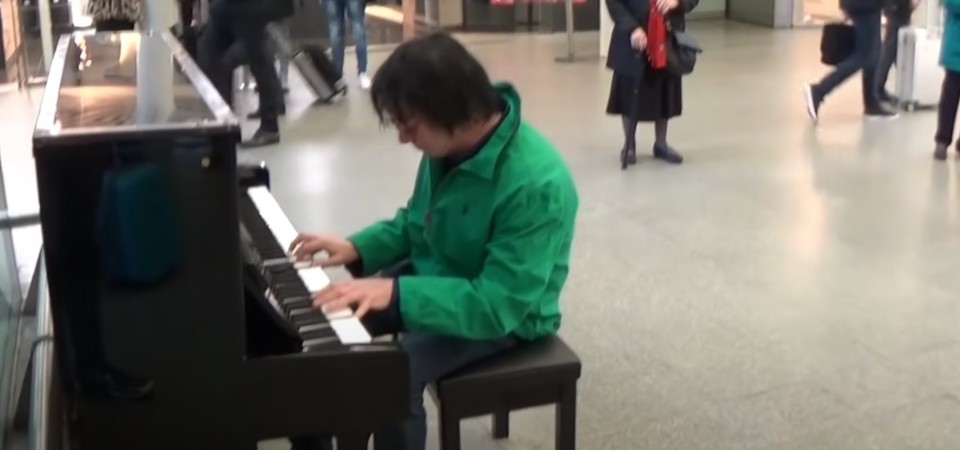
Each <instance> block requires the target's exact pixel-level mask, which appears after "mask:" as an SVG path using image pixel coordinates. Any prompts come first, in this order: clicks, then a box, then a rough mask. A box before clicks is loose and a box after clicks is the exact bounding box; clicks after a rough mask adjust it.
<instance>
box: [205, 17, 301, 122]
mask: <svg viewBox="0 0 960 450" xmlns="http://www.w3.org/2000/svg"><path fill="white" fill-rule="evenodd" d="M266 29H267V22H266V21H262V20H258V19H255V18H250V19H245V18H239V17H238V16H234V15H229V14H214V15H212V16H211V17H210V20H209V21H207V24H206V26H205V27H204V31H203V33H202V34H201V35H200V40H199V43H198V44H197V47H198V49H197V52H198V60H199V63H200V66H201V67H202V68H203V71H204V72H205V73H206V74H207V77H208V78H209V79H210V82H211V83H213V85H214V87H216V88H217V91H219V92H220V95H221V96H222V97H223V99H224V100H225V101H226V102H227V103H228V104H230V105H233V71H234V70H235V69H236V68H237V67H240V66H241V65H243V64H244V63H246V64H247V65H249V66H250V73H251V74H253V78H254V80H256V81H257V86H259V88H260V89H259V97H260V124H261V127H265V128H275V127H276V124H277V117H278V115H279V112H280V109H281V108H282V102H283V90H282V88H281V87H280V78H278V77H277V71H276V70H274V68H273V57H272V55H271V51H270V49H269V48H268V44H267V33H266ZM271 131H276V130H271Z"/></svg>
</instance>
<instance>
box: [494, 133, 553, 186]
mask: <svg viewBox="0 0 960 450" xmlns="http://www.w3.org/2000/svg"><path fill="white" fill-rule="evenodd" d="M506 150H507V151H506V155H505V156H506V157H505V158H504V159H503V161H502V163H503V164H502V167H501V168H502V169H503V170H504V171H507V172H510V173H511V174H523V175H525V177H528V178H531V179H537V178H543V179H549V178H558V179H559V180H560V181H566V180H567V179H569V178H570V168H569V166H568V165H567V161H566V160H565V159H564V158H563V155H562V154H561V153H560V151H559V150H558V149H557V147H556V146H555V145H554V144H553V142H551V141H550V139H548V138H547V137H546V136H545V135H543V133H541V132H540V131H539V130H537V129H536V128H535V127H533V126H532V125H530V124H528V123H526V122H523V121H521V122H520V125H519V127H518V129H517V133H516V135H515V136H514V138H513V140H512V141H511V142H510V144H509V146H508V147H507V149H506Z"/></svg>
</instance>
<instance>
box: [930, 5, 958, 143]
mask: <svg viewBox="0 0 960 450" xmlns="http://www.w3.org/2000/svg"><path fill="white" fill-rule="evenodd" d="M943 8H944V13H945V14H944V16H945V17H946V23H945V25H944V27H943V47H942V48H941V50H940V52H941V53H940V63H941V64H942V65H943V68H944V76H943V87H942V88H941V90H940V104H939V106H938V111H937V134H936V137H935V141H936V149H935V150H934V152H933V157H934V158H936V159H939V160H945V159H947V148H949V147H950V144H951V143H952V142H953V128H954V125H955V124H956V123H957V105H958V104H960V0H943ZM958 150H960V147H958Z"/></svg>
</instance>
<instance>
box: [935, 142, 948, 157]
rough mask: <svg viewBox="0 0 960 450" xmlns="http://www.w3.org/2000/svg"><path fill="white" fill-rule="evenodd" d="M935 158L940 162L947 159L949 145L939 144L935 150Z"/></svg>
mask: <svg viewBox="0 0 960 450" xmlns="http://www.w3.org/2000/svg"><path fill="white" fill-rule="evenodd" d="M933 158H934V159H937V160H940V161H943V160H945V159H947V144H937V147H936V148H935V149H934V150H933Z"/></svg>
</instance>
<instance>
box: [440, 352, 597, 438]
mask: <svg viewBox="0 0 960 450" xmlns="http://www.w3.org/2000/svg"><path fill="white" fill-rule="evenodd" d="M580 371H581V364H580V358H578V357H577V355H576V354H575V353H574V352H573V350H571V349H570V347H568V346H567V344H566V343H564V342H563V340H561V339H560V337H559V336H550V337H546V338H543V339H540V340H537V341H534V342H530V343H526V344H522V345H520V346H519V347H516V348H514V349H512V350H510V351H508V352H505V353H503V354H500V355H497V356H494V357H491V358H489V359H486V360H483V361H481V362H479V363H477V364H475V365H472V366H470V367H467V368H465V369H463V370H460V371H458V372H456V373H454V374H451V375H450V376H447V377H445V378H443V379H441V380H440V381H438V382H437V383H434V384H431V385H430V386H428V388H427V390H428V391H429V392H430V395H431V397H433V400H434V402H435V403H436V405H437V411H438V415H439V420H438V422H439V424H440V425H439V428H440V450H460V420H461V419H466V418H469V417H477V416H483V415H488V414H492V415H493V437H494V438H495V439H504V438H507V437H508V436H509V434H510V411H515V410H519V409H524V408H532V407H536V406H545V405H556V429H555V435H556V450H574V448H575V447H576V427H577V381H578V380H579V379H580Z"/></svg>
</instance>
